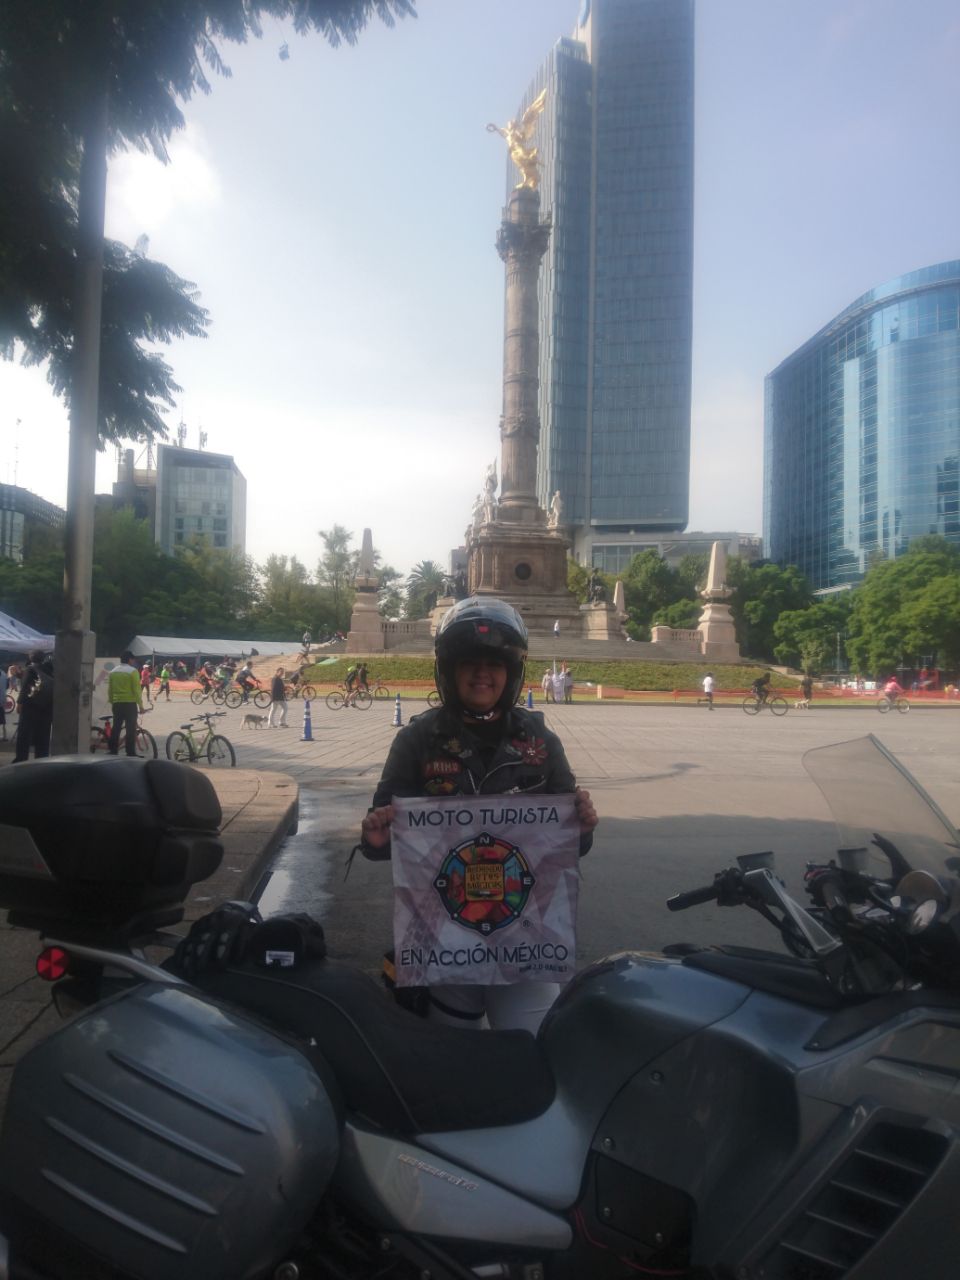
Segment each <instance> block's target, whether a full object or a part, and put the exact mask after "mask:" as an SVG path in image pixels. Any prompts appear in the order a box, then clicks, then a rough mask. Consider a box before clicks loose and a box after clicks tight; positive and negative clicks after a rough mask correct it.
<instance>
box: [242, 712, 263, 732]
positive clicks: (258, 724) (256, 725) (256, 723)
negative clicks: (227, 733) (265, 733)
mask: <svg viewBox="0 0 960 1280" xmlns="http://www.w3.org/2000/svg"><path fill="white" fill-rule="evenodd" d="M266 723H267V717H266V716H258V715H255V714H254V712H252V711H248V712H247V714H246V715H245V716H244V717H243V723H242V724H241V726H240V728H241V729H262V728H263V726H264V725H265V724H266Z"/></svg>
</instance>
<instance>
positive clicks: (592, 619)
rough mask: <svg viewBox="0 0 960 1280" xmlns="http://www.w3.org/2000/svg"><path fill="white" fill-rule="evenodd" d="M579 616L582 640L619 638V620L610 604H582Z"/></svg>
mask: <svg viewBox="0 0 960 1280" xmlns="http://www.w3.org/2000/svg"><path fill="white" fill-rule="evenodd" d="M580 618H581V624H582V626H583V638H584V640H619V639H620V638H621V637H620V620H619V618H618V616H617V611H616V609H615V608H614V607H613V605H612V604H607V603H606V602H604V603H603V604H582V605H581V606H580Z"/></svg>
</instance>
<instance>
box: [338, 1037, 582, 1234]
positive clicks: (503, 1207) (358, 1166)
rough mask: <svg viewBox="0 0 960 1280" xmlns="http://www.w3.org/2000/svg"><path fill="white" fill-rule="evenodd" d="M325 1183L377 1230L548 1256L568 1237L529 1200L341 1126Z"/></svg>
mask: <svg viewBox="0 0 960 1280" xmlns="http://www.w3.org/2000/svg"><path fill="white" fill-rule="evenodd" d="M471 1034H477V1033H471ZM480 1034H482V1033H480ZM333 1184H334V1188H335V1190H336V1191H337V1192H338V1193H339V1194H340V1195H341V1196H343V1197H345V1198H346V1199H347V1200H348V1201H352V1202H353V1203H354V1204H355V1205H356V1206H359V1207H362V1211H363V1213H364V1215H365V1216H366V1217H367V1218H369V1219H371V1220H372V1221H373V1222H374V1224H375V1225H376V1226H377V1227H378V1228H381V1229H383V1230H400V1231H403V1232H404V1233H407V1234H415V1235H423V1236H434V1237H438V1238H444V1239H447V1240H460V1241H472V1242H475V1243H487V1244H499V1245H505V1246H512V1247H513V1246H515V1247H522V1248H530V1249H551V1250H554V1249H556V1250H561V1249H566V1248H567V1247H568V1246H569V1245H570V1243H571V1241H572V1239H573V1234H572V1232H571V1230H570V1226H569V1224H568V1223H567V1222H566V1221H565V1220H564V1219H563V1218H561V1217H559V1216H558V1215H557V1214H554V1213H550V1212H548V1211H547V1210H546V1209H544V1208H542V1207H541V1206H540V1205H538V1204H534V1203H533V1202H532V1201H531V1200H530V1199H529V1198H524V1197H522V1196H519V1195H514V1194H513V1193H512V1192H510V1191H506V1190H504V1189H503V1187H500V1186H497V1184H496V1183H495V1182H493V1181H491V1180H490V1179H488V1178H483V1177H481V1176H478V1175H477V1174H475V1173H473V1172H471V1170H470V1169H468V1168H466V1167H465V1166H463V1165H460V1164H458V1163H456V1162H455V1161H451V1160H443V1161H438V1160H437V1158H436V1157H435V1156H433V1155H431V1153H430V1152H429V1151H427V1150H425V1149H424V1148H422V1147H420V1146H417V1145H415V1144H414V1143H412V1142H404V1141H402V1140H401V1139H399V1138H395V1137H391V1136H390V1135H388V1134H383V1133H376V1132H374V1131H373V1130H371V1129H368V1128H366V1127H364V1126H361V1125H359V1124H354V1123H353V1122H352V1121H349V1120H348V1121H347V1122H346V1124H345V1125H344V1127H343V1134H342V1138H341V1155H340V1163H339V1165H338V1166H337V1171H336V1173H335V1175H334V1180H333Z"/></svg>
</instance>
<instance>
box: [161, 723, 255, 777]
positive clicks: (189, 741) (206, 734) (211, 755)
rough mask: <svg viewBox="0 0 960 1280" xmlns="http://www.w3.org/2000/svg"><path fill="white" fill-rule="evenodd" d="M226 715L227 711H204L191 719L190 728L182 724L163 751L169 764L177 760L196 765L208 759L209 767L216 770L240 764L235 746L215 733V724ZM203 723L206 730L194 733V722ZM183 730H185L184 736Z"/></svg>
mask: <svg viewBox="0 0 960 1280" xmlns="http://www.w3.org/2000/svg"><path fill="white" fill-rule="evenodd" d="M224 715H226V712H225V711H202V712H201V713H200V715H198V716H191V717H190V721H191V722H190V724H182V725H181V726H180V729H174V731H173V733H171V734H170V735H169V736H168V737H167V742H166V746H165V748H164V750H165V751H166V753H167V759H168V760H178V761H180V763H181V764H193V763H195V762H196V761H197V760H199V759H200V757H201V756H202V755H206V757H207V763H208V764H210V765H213V766H214V768H220V769H232V768H233V767H235V765H236V763H237V753H236V751H234V749H233V743H232V742H231V741H230V739H229V738H225V737H224V736H223V734H222V733H214V731H213V723H212V722H213V721H214V720H219V718H220V717H221V716H224ZM195 720H204V721H206V727H205V728H204V729H202V730H201V729H197V730H196V731H195V730H194V727H193V721H195ZM180 730H185V732H183V733H181V732H180Z"/></svg>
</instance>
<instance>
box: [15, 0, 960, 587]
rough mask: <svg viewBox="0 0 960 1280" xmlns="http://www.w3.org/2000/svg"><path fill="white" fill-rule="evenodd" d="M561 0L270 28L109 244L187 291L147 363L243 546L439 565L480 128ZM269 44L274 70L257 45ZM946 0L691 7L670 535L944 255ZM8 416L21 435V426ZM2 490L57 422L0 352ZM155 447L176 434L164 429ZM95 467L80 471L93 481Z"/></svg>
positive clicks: (958, 46) (472, 399)
mask: <svg viewBox="0 0 960 1280" xmlns="http://www.w3.org/2000/svg"><path fill="white" fill-rule="evenodd" d="M579 5H580V0H418V11H419V18H417V19H416V20H412V21H411V20H409V19H408V20H406V21H404V22H401V23H399V24H398V25H397V26H396V27H395V28H394V29H393V30H389V29H387V28H385V27H383V26H381V25H380V24H379V23H376V22H375V23H373V24H372V25H371V26H370V27H369V29H368V30H367V31H366V33H365V34H364V35H363V36H362V37H361V39H360V42H359V43H358V45H357V46H355V47H354V48H348V47H344V48H341V49H331V48H330V47H329V46H327V45H326V44H324V43H322V42H321V41H320V40H319V39H318V38H316V37H309V38H303V39H301V38H298V37H296V36H294V35H293V34H292V33H291V32H284V31H283V30H281V29H279V28H268V29H267V31H266V33H265V36H264V39H262V40H260V41H253V42H251V43H250V44H249V45H247V46H244V47H239V48H238V47H235V46H229V45H228V46H226V47H225V54H226V60H227V62H228V63H229V65H230V66H231V68H232V70H233V76H232V78H231V79H229V80H223V79H220V78H216V77H214V88H213V93H212V94H211V95H210V96H208V97H199V98H197V99H194V100H193V101H192V102H191V103H190V104H189V105H188V106H187V109H186V114H187V119H188V127H187V129H186V131H185V132H183V133H182V134H180V135H178V136H177V137H176V138H175V139H174V142H173V145H172V148H171V151H172V156H173V162H172V164H170V165H169V166H168V167H166V168H164V167H162V166H161V165H159V164H158V163H157V162H155V161H154V160H153V159H151V158H148V157H146V156H143V155H140V154H138V153H130V154H127V155H122V156H119V157H117V158H115V159H114V161H113V162H112V164H111V168H110V178H109V192H108V228H107V229H108V234H110V235H112V236H114V237H116V238H118V239H121V240H124V241H125V242H127V243H128V244H131V245H132V244H133V242H134V241H135V239H136V238H137V236H139V235H141V234H146V235H147V236H149V238H150V254H151V256H153V257H155V258H159V259H160V260H161V261H163V262H165V263H166V264H167V265H168V266H170V267H171V268H172V269H173V270H175V271H176V272H178V273H179V274H180V275H181V276H183V277H185V278H186V279H188V280H191V281H194V282H195V283H196V284H197V286H198V287H199V289H200V292H201V300H202V302H203V304H204V305H205V306H206V307H207V308H208V309H209V310H210V312H211V316H212V324H211V327H210V333H209V337H208V338H207V339H206V340H190V341H188V342H185V343H182V344H177V345H175V346H173V347H172V348H168V349H166V350H167V358H168V360H169V361H170V363H171V364H172V366H173V370H174V376H175V379H176V381H177V382H178V383H180V385H181V386H182V387H183V396H182V403H181V404H179V405H178V406H177V410H176V411H175V412H174V413H173V414H171V415H170V418H169V423H170V426H171V428H173V427H175V426H176V423H177V422H178V420H179V419H180V417H181V414H182V417H183V419H184V421H185V422H186V424H187V427H188V436H187V444H188V445H190V446H191V447H196V445H197V443H198V441H197V436H198V431H199V429H200V428H202V429H203V430H204V431H206V432H207V433H208V444H207V447H208V448H209V449H211V450H214V451H217V452H223V453H232V454H233V455H234V456H235V458H236V460H237V463H238V465H239V466H240V469H241V470H242V471H243V473H244V474H245V475H246V477H247V485H248V489H247V497H248V508H247V550H248V552H249V554H251V555H252V556H253V557H254V558H255V559H257V560H263V559H265V558H266V556H267V555H268V554H270V553H271V552H277V553H281V554H288V555H289V554H294V555H297V556H298V557H299V558H300V559H301V560H302V561H304V562H305V563H306V564H307V565H308V566H309V567H310V568H311V569H312V568H313V567H314V565H315V562H316V560H317V557H318V554H319V551H320V542H319V538H318V537H317V531H318V530H319V529H325V528H329V527H330V526H331V525H332V524H333V523H334V522H337V523H339V524H343V525H346V526H347V528H349V529H352V530H353V531H354V532H355V535H356V541H357V544H359V539H360V533H361V530H362V529H363V527H364V526H369V527H370V528H371V529H372V530H373V537H374V543H375V545H376V546H377V547H378V548H379V549H380V550H381V551H382V553H383V556H384V559H385V560H386V561H387V562H390V563H392V564H394V565H395V566H396V567H397V568H399V569H400V570H402V571H404V572H406V571H407V570H408V569H409V568H410V566H411V565H412V564H413V563H415V562H416V561H418V560H421V559H427V558H429V559H434V560H439V561H441V562H442V563H444V564H445V563H446V560H447V555H448V552H449V549H450V548H451V547H453V546H455V545H457V544H458V543H459V542H460V541H461V540H462V535H463V530H464V528H465V527H466V524H467V522H468V520H469V518H470V513H471V508H472V505H473V499H474V496H475V494H476V493H477V491H478V490H479V489H480V488H481V482H482V478H483V473H484V470H485V468H486V465H487V463H488V462H489V461H490V460H491V459H493V458H494V457H496V456H497V454H498V451H499V438H498V430H497V422H498V418H499V414H500V407H501V405H500V402H501V384H500V377H501V354H502V308H503V265H502V263H501V262H500V259H499V258H498V257H497V254H496V251H495V249H494V236H495V233H496V229H497V225H498V223H499V219H500V211H501V206H502V204H503V198H504V171H505V161H504V146H503V143H502V141H501V139H500V138H498V137H497V136H495V135H492V134H489V133H487V132H486V131H485V128H484V126H485V125H486V124H487V122H488V121H495V122H497V123H500V124H502V123H504V122H505V121H506V120H507V119H509V118H510V117H511V116H513V115H514V114H515V111H516V108H517V105H518V103H519V101H520V98H521V96H522V94H523V92H524V90H525V88H526V86H527V83H528V80H529V79H530V78H531V76H532V74H533V72H534V70H535V69H536V67H537V66H538V65H539V63H540V62H541V60H542V59H543V57H544V56H545V54H546V53H547V51H548V50H549V48H550V47H551V46H552V44H553V42H554V41H555V40H556V39H557V38H558V37H559V36H561V35H566V34H569V33H570V31H571V30H572V28H573V25H574V20H575V18H576V15H577V11H578V9H579ZM284 39H287V40H288V41H289V51H290V57H289V58H288V59H287V60H283V59H281V58H280V56H279V53H280V47H281V45H282V43H283V41H284ZM958 66H960V7H958V5H957V3H956V0H915V2H914V3H913V4H912V5H906V4H904V3H903V0H802V3H797V0H699V3H698V7H697V70H696V84H697V137H696V259H695V276H694V278H695V293H694V349H693V449H692V453H693V462H692V472H691V521H690V525H689V527H690V529H718V530H719V529H739V530H742V531H744V532H759V530H760V526H761V514H762V513H761V504H762V495H761V463H762V451H763V433H762V423H763V411H762V405H763V378H764V375H765V374H766V373H768V372H769V371H770V370H771V369H773V368H775V367H776V365H777V364H779V363H780V361H781V360H783V359H784V358H785V357H786V356H787V355H789V354H790V353H791V352H792V351H793V350H795V349H796V347H798V346H799V345H800V344H801V343H803V342H804V341H805V340H806V339H807V338H808V337H810V336H811V335H812V334H813V333H815V332H816V331H817V330H818V329H819V328H820V327H821V326H822V325H824V324H825V323H826V322H827V321H829V320H830V319H831V318H832V317H833V316H834V315H836V313H837V312H838V311H840V310H842V309H843V308H844V307H846V306H847V305H848V304H849V303H850V302H852V301H853V300H854V298H856V297H857V296H858V295H859V294H861V293H863V292H865V291H866V290H867V289H869V288H871V287H873V286H874V285H877V284H880V283H882V282H883V281H885V280H888V279H890V278H891V277H893V276H897V275H900V274H902V273H903V272H906V271H911V270H914V269H915V268H917V267H922V266H928V265H930V264H932V263H934V262H940V261H944V260H945V259H948V258H955V257H958V256H960V222H958V209H960V157H958V143H957V139H958V125H960V77H958V74H957V68H958ZM18 418H19V419H20V425H19V427H17V425H16V420H17V419H18ZM0 435H2V441H3V443H2V446H0V479H2V480H4V481H8V482H12V481H13V480H14V467H15V465H16V480H17V483H19V484H21V485H23V486H25V487H26V488H28V489H32V490H33V491H35V492H36V493H39V494H41V495H42V496H43V497H45V498H47V499H49V500H50V501H52V502H56V503H59V504H61V505H62V504H63V503H64V502H65V499H66V438H67V428H66V418H65V414H64V412H63V410H62V408H61V406H60V405H59V404H58V402H57V401H55V400H54V399H53V397H52V395H51V393H50V392H49V389H48V387H47V384H46V383H45V381H44V379H43V375H42V374H40V373H38V372H37V371H23V370H21V369H19V368H17V367H15V366H11V365H9V364H0ZM171 438H172V436H171ZM115 474H116V457H115V452H114V451H113V450H110V451H108V453H106V454H104V455H102V456H101V460H100V464H99V466H98V483H97V487H98V490H100V491H107V490H109V486H110V484H111V482H112V481H113V479H114V478H115Z"/></svg>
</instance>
